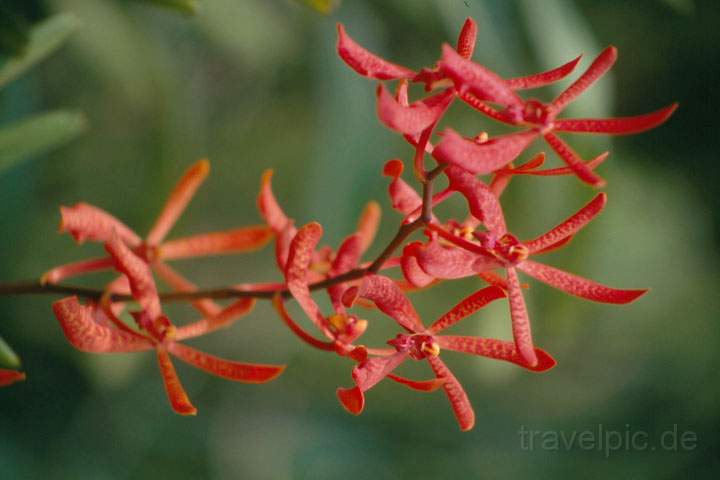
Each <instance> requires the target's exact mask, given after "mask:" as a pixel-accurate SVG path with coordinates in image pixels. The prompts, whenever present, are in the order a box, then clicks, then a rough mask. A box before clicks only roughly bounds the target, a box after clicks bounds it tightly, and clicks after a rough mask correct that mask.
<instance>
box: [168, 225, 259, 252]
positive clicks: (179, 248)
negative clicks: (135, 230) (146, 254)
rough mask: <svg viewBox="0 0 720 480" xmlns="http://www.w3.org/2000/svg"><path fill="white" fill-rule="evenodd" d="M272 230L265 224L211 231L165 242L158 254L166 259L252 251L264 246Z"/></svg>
mask: <svg viewBox="0 0 720 480" xmlns="http://www.w3.org/2000/svg"><path fill="white" fill-rule="evenodd" d="M271 238H272V230H271V229H270V228H269V227H266V226H264V225H256V226H251V227H243V228H236V229H233V230H225V231H222V232H210V233H203V234H200V235H194V236H192V237H185V238H179V239H177V240H170V241H167V242H164V243H163V244H162V245H160V247H159V251H158V255H159V257H160V258H162V259H164V260H172V259H178V258H188V257H201V256H205V255H218V254H223V253H245V252H252V251H254V250H258V249H260V248H262V247H264V246H265V245H266V244H267V242H268V241H270V239H271Z"/></svg>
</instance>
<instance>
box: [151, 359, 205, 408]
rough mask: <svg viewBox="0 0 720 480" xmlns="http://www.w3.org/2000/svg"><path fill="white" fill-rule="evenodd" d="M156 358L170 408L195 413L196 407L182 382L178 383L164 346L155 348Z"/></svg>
mask: <svg viewBox="0 0 720 480" xmlns="http://www.w3.org/2000/svg"><path fill="white" fill-rule="evenodd" d="M157 359H158V366H159V367H160V374H161V375H162V379H163V384H164V385H165V392H166V393H167V396H168V400H170V405H171V406H172V409H173V410H175V413H179V414H180V415H197V408H195V407H194V406H193V404H192V403H190V399H189V398H188V396H187V393H186V392H185V389H184V388H183V386H182V383H180V378H178V376H177V372H176V371H175V367H174V366H173V364H172V360H170V356H169V355H168V353H167V351H165V349H164V348H162V347H158V348H157Z"/></svg>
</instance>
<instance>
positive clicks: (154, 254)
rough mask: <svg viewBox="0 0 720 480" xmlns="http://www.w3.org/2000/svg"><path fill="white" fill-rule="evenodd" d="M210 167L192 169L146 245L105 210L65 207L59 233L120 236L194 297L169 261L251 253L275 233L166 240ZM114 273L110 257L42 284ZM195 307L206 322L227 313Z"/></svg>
mask: <svg viewBox="0 0 720 480" xmlns="http://www.w3.org/2000/svg"><path fill="white" fill-rule="evenodd" d="M209 172H210V162H208V161H207V160H200V161H199V162H197V163H195V164H194V165H192V166H191V167H190V168H189V169H188V170H187V171H186V172H185V174H184V175H183V177H182V178H181V179H180V181H179V182H178V183H177V185H175V188H174V189H173V191H172V192H171V194H170V197H169V198H168V200H167V202H166V203H165V206H164V207H163V209H162V211H161V212H160V215H159V216H158V218H157V219H156V220H155V224H154V225H153V227H152V228H151V229H150V233H148V235H147V237H146V238H145V240H143V239H141V238H140V237H139V236H138V235H137V234H136V233H135V232H134V231H133V230H132V229H130V228H129V227H128V226H126V225H125V224H124V223H122V222H121V221H120V220H118V219H117V218H115V217H114V216H112V215H111V214H109V213H107V212H105V211H104V210H102V209H100V208H97V207H94V206H92V205H88V204H86V203H78V204H77V205H75V206H73V207H61V208H60V212H61V214H62V222H61V224H60V231H61V232H64V231H67V232H69V233H70V234H71V235H72V236H73V237H74V238H75V240H76V241H77V242H78V243H83V242H85V241H87V240H89V241H94V242H107V241H109V240H110V239H111V238H112V236H113V234H114V233H116V234H117V235H118V236H119V237H120V239H121V240H122V241H123V242H124V243H125V244H126V245H128V246H130V247H131V248H132V250H133V252H135V253H136V254H137V255H139V256H140V257H142V258H144V259H145V260H146V261H147V262H148V263H149V264H150V265H151V267H152V268H153V269H154V270H155V272H156V273H157V274H158V275H159V276H160V277H161V278H162V279H163V280H164V281H166V282H167V283H168V284H169V285H170V286H172V287H173V288H174V289H176V290H178V291H192V290H195V289H196V286H195V285H194V284H193V283H191V282H190V281H189V280H187V279H186V278H185V277H183V276H182V275H181V274H180V273H179V272H177V271H176V270H175V269H173V268H172V267H170V265H168V264H167V263H166V260H176V259H183V258H189V257H199V256H206V255H219V254H227V253H244V252H251V251H254V250H257V249H259V248H261V247H263V246H264V245H265V244H266V243H267V242H268V241H269V240H270V238H271V236H272V231H271V230H270V229H269V228H268V227H266V226H262V225H253V226H249V227H242V228H236V229H232V230H225V231H219V232H210V233H203V234H199V235H194V236H191V237H184V238H179V239H175V240H165V237H166V236H167V234H168V233H169V232H170V230H171V229H172V227H173V226H174V225H175V222H176V221H177V220H178V218H179V217H180V215H181V214H182V213H183V211H184V210H185V208H186V207H187V205H188V204H189V203H190V200H191V199H192V197H193V196H194V195H195V192H196V191H197V190H198V188H200V185H201V184H202V183H203V181H204V180H205V178H206V177H207V175H208V173H209ZM112 267H113V259H112V258H110V257H105V258H97V259H91V260H85V261H81V262H76V263H70V264H66V265H61V266H59V267H55V268H53V269H52V270H50V271H49V272H47V273H45V275H43V282H49V283H58V282H60V281H62V280H64V279H66V278H69V277H73V276H76V275H80V274H84V273H89V272H95V271H99V270H105V269H109V268H112ZM121 287H122V284H115V285H113V288H115V290H114V292H115V293H125V292H123V291H122V289H120V290H118V288H121ZM193 305H194V306H195V307H196V308H197V309H198V310H199V311H200V312H201V313H202V314H203V315H205V316H212V315H217V314H218V313H219V312H220V311H221V310H222V308H221V307H220V306H219V305H217V304H216V303H215V302H213V301H211V300H207V299H205V300H197V301H195V302H193Z"/></svg>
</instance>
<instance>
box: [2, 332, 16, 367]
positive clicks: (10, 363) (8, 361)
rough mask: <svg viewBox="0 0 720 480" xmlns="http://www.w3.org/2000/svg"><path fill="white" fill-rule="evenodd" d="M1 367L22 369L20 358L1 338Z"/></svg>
mask: <svg viewBox="0 0 720 480" xmlns="http://www.w3.org/2000/svg"><path fill="white" fill-rule="evenodd" d="M0 367H5V368H20V357H18V356H17V354H16V353H15V352H14V351H13V349H12V348H10V345H8V344H7V342H5V340H3V338H2V337H0Z"/></svg>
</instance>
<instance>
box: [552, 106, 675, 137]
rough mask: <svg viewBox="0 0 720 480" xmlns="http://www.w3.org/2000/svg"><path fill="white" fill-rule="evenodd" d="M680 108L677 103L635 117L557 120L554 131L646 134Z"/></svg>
mask: <svg viewBox="0 0 720 480" xmlns="http://www.w3.org/2000/svg"><path fill="white" fill-rule="evenodd" d="M677 107H678V104H677V103H673V104H672V105H668V106H667V107H665V108H662V109H660V110H658V111H656V112H652V113H646V114H644V115H635V116H633V117H619V118H603V119H594V118H572V119H567V120H565V119H560V120H555V122H554V123H553V130H556V131H559V132H583V133H602V134H609V135H629V134H634V133H640V132H644V131H646V130H650V129H651V128H655V127H657V126H658V125H661V124H663V123H664V122H665V121H666V120H667V119H668V118H669V117H670V115H672V114H673V112H674V111H675V109H676V108H677Z"/></svg>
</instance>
